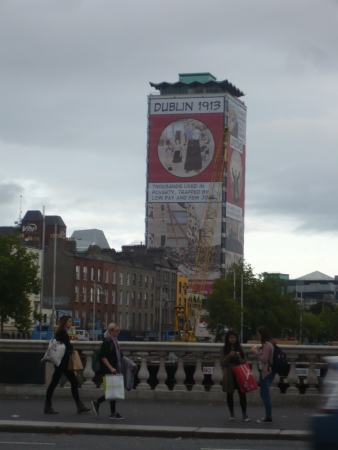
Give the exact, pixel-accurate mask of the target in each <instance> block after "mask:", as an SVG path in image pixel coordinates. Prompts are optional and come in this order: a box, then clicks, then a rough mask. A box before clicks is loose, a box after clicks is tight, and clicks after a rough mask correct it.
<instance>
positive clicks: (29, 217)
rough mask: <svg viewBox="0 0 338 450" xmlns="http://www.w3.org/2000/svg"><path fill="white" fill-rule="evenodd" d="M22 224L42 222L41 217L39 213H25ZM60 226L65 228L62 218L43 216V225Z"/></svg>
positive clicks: (33, 211) (32, 211)
mask: <svg viewBox="0 0 338 450" xmlns="http://www.w3.org/2000/svg"><path fill="white" fill-rule="evenodd" d="M22 221H23V222H42V221H43V215H42V213H41V211H35V210H31V211H27V212H26V214H25V215H24V217H23V219H22ZM55 223H56V225H61V226H63V227H65V226H66V224H65V223H64V221H63V220H62V217H60V216H45V224H46V225H55Z"/></svg>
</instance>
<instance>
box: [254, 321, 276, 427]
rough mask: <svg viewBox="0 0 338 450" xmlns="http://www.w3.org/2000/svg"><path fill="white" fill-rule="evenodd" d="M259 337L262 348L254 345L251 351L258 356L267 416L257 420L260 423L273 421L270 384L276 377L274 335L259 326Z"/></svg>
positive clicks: (261, 393)
mask: <svg viewBox="0 0 338 450" xmlns="http://www.w3.org/2000/svg"><path fill="white" fill-rule="evenodd" d="M257 337H258V339H259V340H260V342H261V344H262V346H261V348H260V349H258V348H257V347H252V349H251V351H252V352H253V353H254V354H255V355H256V356H257V359H258V370H259V386H260V395H261V398H262V400H263V403H264V406H265V417H263V418H262V419H260V420H257V422H258V423H263V424H265V423H272V404H271V396H270V385H271V383H272V381H273V379H274V378H275V374H274V373H273V372H272V368H271V366H272V362H273V352H274V347H273V344H272V342H271V341H272V336H271V333H270V331H269V330H268V328H267V327H264V326H261V327H258V328H257Z"/></svg>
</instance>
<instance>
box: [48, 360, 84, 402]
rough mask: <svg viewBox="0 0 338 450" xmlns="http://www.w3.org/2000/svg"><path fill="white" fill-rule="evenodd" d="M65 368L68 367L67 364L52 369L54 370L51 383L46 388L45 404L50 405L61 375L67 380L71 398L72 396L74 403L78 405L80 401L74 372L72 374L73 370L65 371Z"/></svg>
mask: <svg viewBox="0 0 338 450" xmlns="http://www.w3.org/2000/svg"><path fill="white" fill-rule="evenodd" d="M67 367H68V363H67V365H65V364H62V363H61V364H60V366H54V368H55V369H54V373H53V376H52V379H51V382H50V383H49V386H48V388H47V392H46V402H48V403H50V402H51V401H52V397H53V394H54V390H55V388H56V387H57V385H58V384H59V382H60V379H61V377H62V375H63V374H65V376H66V377H67V378H68V380H69V382H70V385H71V391H72V396H73V398H74V400H75V402H76V403H78V402H79V401H80V396H79V389H78V381H77V378H76V375H75V372H74V370H67V369H66V368H67Z"/></svg>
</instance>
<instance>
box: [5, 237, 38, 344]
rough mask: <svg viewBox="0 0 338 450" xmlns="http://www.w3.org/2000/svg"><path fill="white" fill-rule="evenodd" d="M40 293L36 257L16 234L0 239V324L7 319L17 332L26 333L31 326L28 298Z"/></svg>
mask: <svg viewBox="0 0 338 450" xmlns="http://www.w3.org/2000/svg"><path fill="white" fill-rule="evenodd" d="M39 292H40V279H39V278H38V266H37V264H36V255H35V254H34V253H30V252H29V251H27V249H26V247H25V246H24V245H22V244H21V241H20V238H19V236H18V235H17V234H11V235H9V236H3V235H0V322H1V336H3V325H4V323H6V322H7V321H8V320H9V319H10V318H11V319H14V320H15V326H16V328H17V329H18V330H19V331H20V332H22V333H25V332H28V330H29V328H30V324H31V313H32V311H31V307H30V302H29V296H30V295H31V294H38V293H39Z"/></svg>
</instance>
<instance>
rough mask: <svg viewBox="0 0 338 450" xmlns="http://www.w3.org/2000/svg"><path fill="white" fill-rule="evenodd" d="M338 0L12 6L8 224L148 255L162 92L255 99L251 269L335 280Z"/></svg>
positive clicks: (7, 0) (6, 90) (2, 56)
mask: <svg viewBox="0 0 338 450" xmlns="http://www.w3.org/2000/svg"><path fill="white" fill-rule="evenodd" d="M337 49H338V1H337V0H316V1H315V0H297V1H295V0H255V1H254V0H237V1H233V0H209V1H208V2H206V1H205V0H203V1H202V0H161V1H159V0H129V1H125V0H123V1H120V0H114V1H112V0H95V1H94V0H91V1H89V0H88V1H84V0H72V1H69V0H64V1H63V0H54V1H49V0H26V1H22V0H21V1H19V0H2V1H1V3H0V52H1V53H0V64H1V67H0V77H1V88H0V95H1V97H0V108H1V118H0V157H1V163H0V225H1V226H10V225H14V221H15V220H17V218H18V216H19V212H20V196H22V212H23V215H24V214H25V212H26V211H27V210H31V209H34V210H41V211H42V207H43V205H45V208H46V214H47V215H59V216H61V217H62V219H63V220H64V222H65V224H66V225H67V235H68V236H70V235H71V234H72V232H73V231H74V230H77V229H88V228H98V229H102V230H103V231H104V233H105V235H106V237H107V239H108V242H109V244H110V246H111V247H113V248H115V249H116V250H118V251H119V250H120V249H121V246H122V245H125V244H139V243H140V242H143V243H144V231H145V222H144V218H145V186H146V178H145V174H146V143H147V135H146V132H147V95H148V94H149V93H150V92H154V89H153V88H151V87H150V85H149V82H150V81H151V82H155V83H158V82H161V81H168V82H176V81H178V74H179V73H187V72H210V73H212V74H213V75H214V76H216V77H217V80H218V81H221V80H225V79H227V80H229V81H230V82H231V83H233V84H234V85H235V86H237V87H238V88H239V89H240V90H242V91H243V92H244V93H245V97H242V99H243V100H244V102H245V104H246V106H247V109H248V113H247V167H246V203H245V259H246V261H247V262H248V263H250V264H251V265H252V267H253V270H254V272H255V273H260V272H263V271H267V272H276V271H277V272H283V273H288V274H290V277H291V278H297V277H299V276H302V275H305V274H307V273H310V272H313V271H315V270H319V271H321V272H324V273H326V274H327V275H330V276H334V275H338V264H337V248H338V192H337V191H338V189H337V187H338V176H337V175H338V145H337V142H338V50H337Z"/></svg>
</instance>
